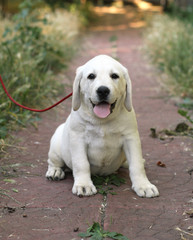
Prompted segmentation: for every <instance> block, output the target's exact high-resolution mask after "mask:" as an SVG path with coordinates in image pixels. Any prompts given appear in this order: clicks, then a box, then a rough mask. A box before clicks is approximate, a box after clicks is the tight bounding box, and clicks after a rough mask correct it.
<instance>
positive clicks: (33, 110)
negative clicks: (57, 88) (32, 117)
mask: <svg viewBox="0 0 193 240" xmlns="http://www.w3.org/2000/svg"><path fill="white" fill-rule="evenodd" d="M0 82H1V84H2V86H3V89H4V91H5V93H6V94H7V96H8V97H9V99H10V100H11V101H12V102H14V103H15V104H16V105H18V106H19V107H21V108H24V109H26V110H29V111H32V112H45V111H48V110H50V109H51V108H53V107H55V106H57V105H58V104H60V103H61V102H63V101H65V100H66V99H67V98H69V97H71V96H72V93H70V94H68V95H67V96H66V97H64V98H62V99H61V100H60V101H58V102H57V103H55V104H53V105H52V106H50V107H48V108H45V109H32V108H29V107H25V106H23V105H21V104H19V103H18V102H16V101H15V100H14V99H13V98H12V97H11V96H10V94H9V93H8V91H7V89H6V87H5V84H4V83H3V80H2V78H1V75H0Z"/></svg>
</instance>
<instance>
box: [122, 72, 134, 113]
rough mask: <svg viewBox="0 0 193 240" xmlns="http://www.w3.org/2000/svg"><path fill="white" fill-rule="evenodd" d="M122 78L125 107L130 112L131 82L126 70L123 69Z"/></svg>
mask: <svg viewBox="0 0 193 240" xmlns="http://www.w3.org/2000/svg"><path fill="white" fill-rule="evenodd" d="M124 78H125V81H126V96H125V107H126V109H127V110H128V111H129V112H131V110H132V107H133V106H132V91H131V88H132V87H131V80H130V78H129V74H128V71H127V69H126V68H124Z"/></svg>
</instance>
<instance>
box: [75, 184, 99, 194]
mask: <svg viewBox="0 0 193 240" xmlns="http://www.w3.org/2000/svg"><path fill="white" fill-rule="evenodd" d="M72 193H73V194H76V195H78V196H91V195H94V194H96V193H97V190H96V187H95V186H94V185H93V183H92V182H91V183H89V184H88V183H87V184H78V183H74V186H73V188H72Z"/></svg>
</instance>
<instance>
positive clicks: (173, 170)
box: [0, 6, 193, 240]
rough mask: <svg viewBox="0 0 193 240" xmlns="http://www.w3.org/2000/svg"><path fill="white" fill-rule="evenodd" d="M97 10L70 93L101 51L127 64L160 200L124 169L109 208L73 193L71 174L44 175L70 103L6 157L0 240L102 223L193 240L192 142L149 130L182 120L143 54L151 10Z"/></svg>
mask: <svg viewBox="0 0 193 240" xmlns="http://www.w3.org/2000/svg"><path fill="white" fill-rule="evenodd" d="M96 12H97V13H98V21H97V23H95V24H94V25H93V26H92V28H90V29H89V30H88V31H87V32H86V33H85V34H84V36H83V39H82V41H81V42H82V45H81V47H80V51H79V53H78V54H77V56H76V57H75V58H74V59H73V61H72V62H71V63H70V65H69V68H68V71H67V72H65V74H64V77H63V79H64V80H63V81H64V83H65V84H66V87H65V91H64V92H65V93H64V95H65V94H67V93H68V92H70V91H72V87H71V86H72V83H73V79H74V76H75V71H76V68H77V67H78V66H80V65H82V64H84V63H85V62H86V61H87V60H89V59H90V58H92V57H94V56H96V55H98V54H108V55H111V56H114V57H116V58H117V59H118V60H119V61H120V62H121V63H122V64H123V65H124V66H125V67H127V69H128V71H129V74H130V77H131V80H132V86H133V103H134V108H135V111H136V115H137V120H138V125H139V133H140V136H141V141H142V148H143V156H144V158H145V159H146V171H147V175H148V178H149V179H150V181H151V182H152V183H153V184H155V185H156V186H157V187H158V189H159V191H160V196H159V197H158V198H152V199H145V198H140V197H138V196H137V195H136V194H135V193H134V192H133V191H132V189H131V182H130V179H129V174H128V170H126V169H121V170H120V171H119V175H120V176H121V177H123V178H125V179H126V183H125V184H123V185H121V186H120V187H117V188H116V193H117V195H110V194H109V195H107V197H106V198H105V203H104V198H103V196H102V195H100V194H97V195H95V196H92V197H84V198H78V197H77V196H74V195H73V194H72V192H71V189H72V185H73V177H72V175H71V174H70V173H69V174H68V175H67V177H66V179H65V180H64V181H59V182H51V181H48V180H47V179H46V178H45V173H46V170H47V153H48V149H49V141H50V138H51V136H52V134H53V132H54V131H55V129H56V127H57V126H58V125H59V124H60V123H62V122H64V121H65V119H66V118H67V116H68V115H69V113H70V111H71V99H68V100H66V101H65V102H64V103H62V104H61V105H60V106H59V107H57V108H55V109H54V110H51V111H49V112H48V113H42V114H41V121H40V122H39V123H38V129H35V128H33V127H27V128H25V129H22V130H21V131H18V132H15V133H14V135H15V137H16V139H17V141H16V143H15V147H11V148H8V149H6V152H5V153H4V154H3V155H2V156H1V162H0V180H1V182H0V184H1V186H0V239H3V240H4V239H14V240H16V239H22V240H34V239H36V240H42V239H46V240H51V239H53V240H61V239H65V240H71V239H74V240H78V239H80V237H78V233H79V232H85V231H86V229H87V228H88V225H92V223H93V222H101V221H103V224H104V228H105V230H109V231H116V232H119V233H122V234H123V235H125V236H127V237H128V238H129V239H130V240H132V239H133V240H134V239H135V240H165V239H171V240H178V239H189V240H190V239H193V230H192V229H193V228H192V226H193V218H192V212H191V211H193V210H192V209H193V193H192V190H193V189H192V174H191V173H192V171H191V170H192V168H193V143H192V139H191V138H188V137H184V136H173V138H172V140H169V141H168V139H164V140H160V139H159V138H152V137H151V136H150V135H151V131H150V129H151V128H154V129H156V130H157V131H160V130H162V129H175V126H177V124H178V123H179V122H181V121H183V120H184V119H183V118H182V117H181V116H180V115H179V114H178V113H177V110H178V109H177V107H176V106H175V104H174V102H173V101H172V100H171V99H170V98H169V97H168V93H166V92H164V91H163V90H162V89H161V87H160V84H159V79H160V77H159V74H160V73H159V72H158V71H157V70H156V69H155V67H153V66H152V65H151V64H150V62H149V60H148V59H147V58H146V57H145V55H144V53H143V51H142V46H143V37H142V35H143V30H144V25H145V22H144V21H143V19H144V17H145V16H149V15H152V11H150V10H148V11H145V12H144V11H142V10H141V9H137V8H135V7H133V6H128V7H125V8H119V9H117V10H116V8H110V9H108V8H96ZM159 163H161V164H162V166H163V164H164V167H161V166H160V164H159ZM104 205H105V208H104ZM101 206H103V211H102V213H101V211H100V209H101Z"/></svg>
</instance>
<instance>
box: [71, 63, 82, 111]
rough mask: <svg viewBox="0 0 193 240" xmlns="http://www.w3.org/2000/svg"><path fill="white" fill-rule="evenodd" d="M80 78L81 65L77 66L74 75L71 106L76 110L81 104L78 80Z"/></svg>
mask: <svg viewBox="0 0 193 240" xmlns="http://www.w3.org/2000/svg"><path fill="white" fill-rule="evenodd" d="M81 78H82V67H79V68H77V70H76V77H75V79H74V84H73V95H72V108H73V110H74V111H77V110H78V109H79V107H80V104H81V99H80V80H81Z"/></svg>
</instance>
